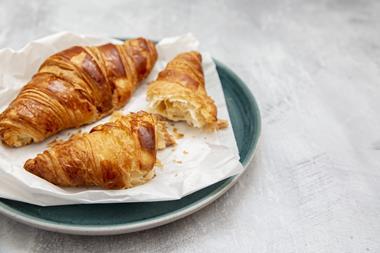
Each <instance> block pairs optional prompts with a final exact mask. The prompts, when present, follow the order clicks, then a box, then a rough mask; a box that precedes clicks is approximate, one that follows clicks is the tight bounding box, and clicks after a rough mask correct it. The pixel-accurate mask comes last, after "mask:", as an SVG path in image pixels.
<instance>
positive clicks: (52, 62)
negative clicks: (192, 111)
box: [0, 38, 157, 147]
mask: <svg viewBox="0 0 380 253" xmlns="http://www.w3.org/2000/svg"><path fill="white" fill-rule="evenodd" d="M156 60H157V52H156V49H155V46H154V44H153V43H152V42H151V41H149V40H146V39H144V38H138V39H132V40H128V41H126V42H124V43H123V44H120V45H114V44H110V43H109V44H105V45H101V46H96V47H81V46H74V47H72V48H69V49H67V50H64V51H62V52H59V53H57V54H55V55H52V56H50V57H49V58H47V59H46V60H45V62H44V63H43V64H42V65H41V67H40V69H39V70H38V72H37V74H35V75H34V76H33V78H32V80H31V81H30V82H29V83H27V84H26V85H25V86H24V87H23V88H22V90H21V92H20V93H19V94H18V96H17V97H16V99H14V100H13V101H12V103H11V104H10V105H9V107H8V108H7V109H6V110H5V111H4V112H3V113H2V114H1V115H0V138H1V139H2V141H3V142H4V143H6V144H8V145H9V146H13V147H19V146H23V145H26V144H29V143H31V142H40V141H42V140H44V139H46V138H47V137H49V136H51V135H53V134H55V133H57V132H59V131H61V130H63V129H67V128H72V127H79V126H81V125H84V124H88V123H91V122H94V121H96V120H98V119H100V118H102V117H104V116H105V115H107V114H109V113H111V112H112V111H114V110H116V109H118V108H120V107H122V106H123V105H124V104H125V103H126V102H127V101H128V99H129V98H130V96H131V95H132V93H133V91H134V90H135V88H136V86H137V84H138V83H139V82H140V81H141V80H143V79H144V78H145V77H146V76H147V75H148V74H149V73H150V71H151V70H152V68H153V65H154V63H155V62H156Z"/></svg>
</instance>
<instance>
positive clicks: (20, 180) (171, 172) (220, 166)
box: [0, 32, 243, 206]
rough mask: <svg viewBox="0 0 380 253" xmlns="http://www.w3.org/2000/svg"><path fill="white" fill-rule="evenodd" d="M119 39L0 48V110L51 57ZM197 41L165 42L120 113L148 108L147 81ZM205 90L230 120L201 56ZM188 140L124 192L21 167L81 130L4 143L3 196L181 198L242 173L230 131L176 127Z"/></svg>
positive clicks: (38, 199)
mask: <svg viewBox="0 0 380 253" xmlns="http://www.w3.org/2000/svg"><path fill="white" fill-rule="evenodd" d="M110 41H111V42H113V43H121V42H120V41H117V40H113V39H107V38H98V37H93V36H83V35H76V34H72V33H68V32H62V33H58V34H54V35H51V36H48V37H45V38H42V39H39V40H36V41H33V42H31V43H29V44H27V45H26V46H25V47H24V48H23V49H21V50H19V51H14V50H12V49H2V50H0V66H1V67H0V111H3V110H4V109H5V108H6V107H7V106H8V104H9V103H10V102H11V101H12V100H13V99H14V98H15V97H16V95H17V94H18V92H19V90H20V89H21V87H22V86H23V85H24V84H26V83H27V82H28V81H29V80H30V79H31V77H32V75H33V74H34V73H35V72H36V71H37V69H38V67H39V66H40V64H41V63H42V62H43V60H44V59H46V58H47V57H48V56H49V55H51V54H53V53H55V52H57V51H60V50H63V49H66V48H68V47H71V46H74V45H97V44H102V43H106V42H110ZM198 46H199V42H198V40H197V39H196V38H195V37H194V36H193V35H192V34H186V35H183V36H178V37H172V38H165V39H163V40H161V41H160V42H159V43H158V45H157V50H158V55H159V58H158V61H157V63H156V65H155V67H154V69H153V71H152V73H151V74H150V75H149V77H148V78H147V79H146V80H145V81H144V82H143V83H142V85H141V86H140V87H139V88H138V89H137V91H136V93H135V94H134V95H133V96H132V99H131V100H130V101H129V103H128V104H127V105H126V106H125V107H123V108H122V109H121V112H122V113H128V112H135V111H139V110H146V109H147V102H146V99H145V94H146V89H147V85H148V82H149V81H152V80H154V79H155V78H156V76H157V74H158V72H159V71H160V70H162V69H163V68H164V67H165V65H166V64H167V63H168V61H170V60H171V59H172V58H173V57H175V55H177V54H178V53H180V52H184V51H189V50H197V49H198ZM202 56H203V70H204V73H205V78H206V88H207V91H208V93H209V95H210V96H211V97H213V98H214V100H215V102H216V104H217V107H218V117H219V118H221V119H227V120H229V116H228V111H227V108H226V102H225V98H224V95H223V90H222V87H221V84H220V80H219V77H218V74H217V72H216V69H215V64H214V63H213V61H212V59H211V57H210V56H209V54H207V53H204V52H202ZM108 120H109V117H106V118H104V119H102V120H100V121H98V122H95V123H93V124H91V125H88V126H84V127H82V128H80V130H81V131H82V132H84V131H88V130H90V129H91V128H92V127H94V126H96V125H99V124H101V123H104V122H107V121H108ZM175 127H176V128H177V129H178V132H180V133H183V134H184V137H183V138H181V139H178V140H177V145H176V146H175V147H173V148H172V147H171V148H168V149H166V150H163V151H159V152H158V159H159V160H160V161H161V163H162V164H163V167H162V168H160V167H156V168H155V171H156V176H155V177H154V178H153V179H152V180H151V181H150V182H148V183H146V184H144V185H141V186H137V187H134V188H131V189H126V190H103V189H100V188H61V187H58V186H55V185H53V184H51V183H49V182H47V181H45V180H43V179H41V178H39V177H37V176H35V175H33V174H31V173H29V172H27V171H25V170H24V169H23V165H24V163H25V161H26V160H27V159H29V158H33V157H35V156H36V155H37V154H38V153H40V152H42V151H43V150H45V149H46V148H47V144H48V143H49V142H51V141H53V140H54V139H56V138H59V139H68V138H69V136H70V134H72V133H75V132H77V131H78V130H79V129H71V130H67V131H63V132H61V133H59V134H57V135H55V136H53V137H51V138H49V139H47V140H46V141H44V142H42V143H39V144H32V145H28V146H25V147H21V148H9V147H6V146H5V145H3V144H0V197H2V198H8V199H13V200H18V201H23V202H28V203H32V204H36V205H41V206H51V205H64V204H79V203H121V202H142V201H144V202H145V201H163V200H175V199H180V198H182V197H184V196H186V195H188V194H190V193H192V192H195V191H197V190H200V189H202V188H204V187H207V186H209V185H211V184H213V183H215V182H218V181H220V180H223V179H225V178H228V177H230V176H233V175H236V174H238V173H241V172H242V170H243V167H242V165H241V164H240V162H239V154H238V150H237V146H236V142H235V138H234V135H233V131H232V127H231V126H229V127H228V128H227V129H224V130H221V131H218V132H214V133H210V132H204V131H202V130H199V129H193V128H190V127H188V126H186V125H185V124H184V123H176V124H175Z"/></svg>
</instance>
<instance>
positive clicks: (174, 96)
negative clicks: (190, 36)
mask: <svg viewBox="0 0 380 253" xmlns="http://www.w3.org/2000/svg"><path fill="white" fill-rule="evenodd" d="M147 99H148V101H149V104H150V107H151V108H152V111H153V112H155V113H157V114H159V115H161V116H163V117H165V118H167V119H170V120H173V121H186V122H187V123H188V124H189V125H191V126H194V127H198V128H212V129H220V128H225V127H227V126H228V123H227V121H224V120H218V119H217V109H216V106H215V103H214V101H213V100H212V98H210V97H209V96H208V95H207V92H206V88H205V80H204V75H203V69H202V56H201V54H200V53H198V52H196V51H192V52H186V53H182V54H179V55H177V56H176V57H175V58H174V59H173V60H172V61H170V62H169V63H168V65H167V66H166V68H165V69H164V70H163V71H161V72H160V73H159V75H158V77H157V79H156V80H155V81H154V82H152V83H151V84H150V85H149V88H148V92H147Z"/></svg>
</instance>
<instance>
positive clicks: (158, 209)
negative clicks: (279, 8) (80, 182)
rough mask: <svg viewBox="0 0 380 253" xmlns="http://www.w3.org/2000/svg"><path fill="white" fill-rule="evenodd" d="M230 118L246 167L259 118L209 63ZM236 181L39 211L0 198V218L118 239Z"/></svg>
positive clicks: (179, 213)
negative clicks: (150, 198) (169, 197)
mask: <svg viewBox="0 0 380 253" xmlns="http://www.w3.org/2000/svg"><path fill="white" fill-rule="evenodd" d="M215 63H216V67H217V71H218V74H219V77H220V80H221V82H222V86H223V91H224V95H225V98H226V102H227V106H228V111H229V114H230V118H231V123H232V127H233V130H234V134H235V138H236V142H237V145H238V148H239V154H240V161H241V163H242V164H243V166H244V167H245V168H246V167H247V166H248V164H249V162H250V161H251V159H252V157H253V153H254V151H255V148H256V145H257V141H258V138H259V135H260V127H261V123H260V113H259V109H258V106H257V103H256V101H255V99H254V97H253V96H252V94H251V92H250V91H249V89H248V88H247V86H246V85H245V84H244V83H243V82H242V81H241V80H240V78H239V77H238V76H237V75H235V74H234V73H233V72H232V71H231V70H230V69H228V68H227V67H226V66H224V65H223V64H221V63H220V62H218V61H215ZM238 177H239V175H238V176H234V177H231V178H228V179H225V180H223V181H221V182H218V183H216V184H213V185H211V186H209V187H207V188H205V189H202V190H200V191H197V192H195V193H193V194H191V195H189V196H187V197H184V198H182V199H180V200H174V201H162V202H140V203H124V204H87V205H66V206H51V207H41V206H36V205H31V204H27V203H23V202H18V201H13V200H8V199H1V198H0V213H2V214H4V215H6V216H8V217H10V218H12V219H15V220H17V221H19V222H22V223H25V224H28V225H31V226H34V227H38V228H41V229H45V230H50V231H55V232H61V233H69V234H83V235H107V234H122V233H129V232H134V231H140V230H145V229H149V228H153V227H157V226H160V225H163V224H167V223H169V222H173V221H175V220H178V219H180V218H183V217H185V216H187V215H189V214H191V213H194V212H196V211H198V210H200V209H201V208H203V207H205V206H206V205H208V204H210V203H211V202H213V201H214V200H216V199H217V198H218V197H220V196H221V195H222V194H223V193H225V192H226V191H227V190H228V189H229V188H231V186H232V185H234V183H235V182H236V181H237V179H238Z"/></svg>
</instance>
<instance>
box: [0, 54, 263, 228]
mask: <svg viewBox="0 0 380 253" xmlns="http://www.w3.org/2000/svg"><path fill="white" fill-rule="evenodd" d="M213 60H214V61H215V64H216V66H217V67H221V68H223V70H225V71H226V72H228V74H229V75H230V76H232V77H233V78H234V79H235V80H237V82H239V84H240V86H241V88H242V89H243V90H244V92H245V93H246V95H247V96H248V99H249V100H251V101H252V102H253V104H252V105H253V108H252V109H253V110H255V111H256V113H257V118H256V120H257V135H256V138H255V139H254V140H253V145H252V148H251V149H250V150H249V151H248V152H249V153H248V154H247V158H246V159H245V160H244V161H242V164H243V167H244V170H243V171H242V172H241V173H240V174H238V175H235V176H232V177H230V178H228V179H227V181H226V182H225V183H224V184H222V185H221V186H219V187H218V188H217V189H215V190H214V191H213V192H211V193H210V194H208V195H207V196H206V197H204V198H202V199H200V200H198V201H195V202H193V203H191V204H190V205H189V206H185V207H183V208H180V209H177V210H175V211H172V212H169V213H166V214H163V215H159V216H157V217H154V218H149V219H146V220H142V221H134V222H129V223H125V224H115V225H113V224H111V225H76V224H61V223H58V222H54V221H49V220H45V219H41V218H37V217H34V216H31V215H28V214H25V213H23V212H20V211H18V210H16V209H13V208H11V207H9V206H7V205H6V204H4V203H3V202H2V201H0V213H1V214H3V215H5V216H7V217H9V218H11V219H13V220H15V221H18V222H20V223H23V224H26V225H29V226H32V227H36V228H39V229H43V230H47V231H53V232H59V233H65V234H76V235H116V234H125V233H132V232H137V231H142V230H146V229H150V228H154V227H158V226H161V225H165V224H168V223H171V222H174V221H176V220H179V219H181V218H184V217H186V216H188V215H191V214H193V213H195V212H197V211H198V210H200V209H202V208H204V207H206V206H207V205H209V204H211V203H212V202H214V201H215V200H217V199H218V198H219V197H221V196H222V195H223V194H224V193H225V192H227V191H228V190H229V189H230V188H231V187H232V186H233V185H234V184H235V183H236V182H237V181H238V179H239V178H240V176H241V175H242V174H244V172H245V171H246V170H247V167H248V165H249V164H250V163H251V161H252V159H253V157H254V154H255V152H256V150H257V146H258V143H259V142H260V136H261V115H260V110H259V107H258V104H257V101H256V99H255V97H254V96H253V94H252V92H251V91H250V89H249V88H248V87H247V85H246V84H245V83H244V82H243V81H242V80H241V79H240V78H239V76H237V75H236V74H235V73H234V72H233V71H232V70H231V69H230V68H229V67H227V66H226V65H224V64H223V63H221V62H220V61H218V60H216V59H215V58H213Z"/></svg>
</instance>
